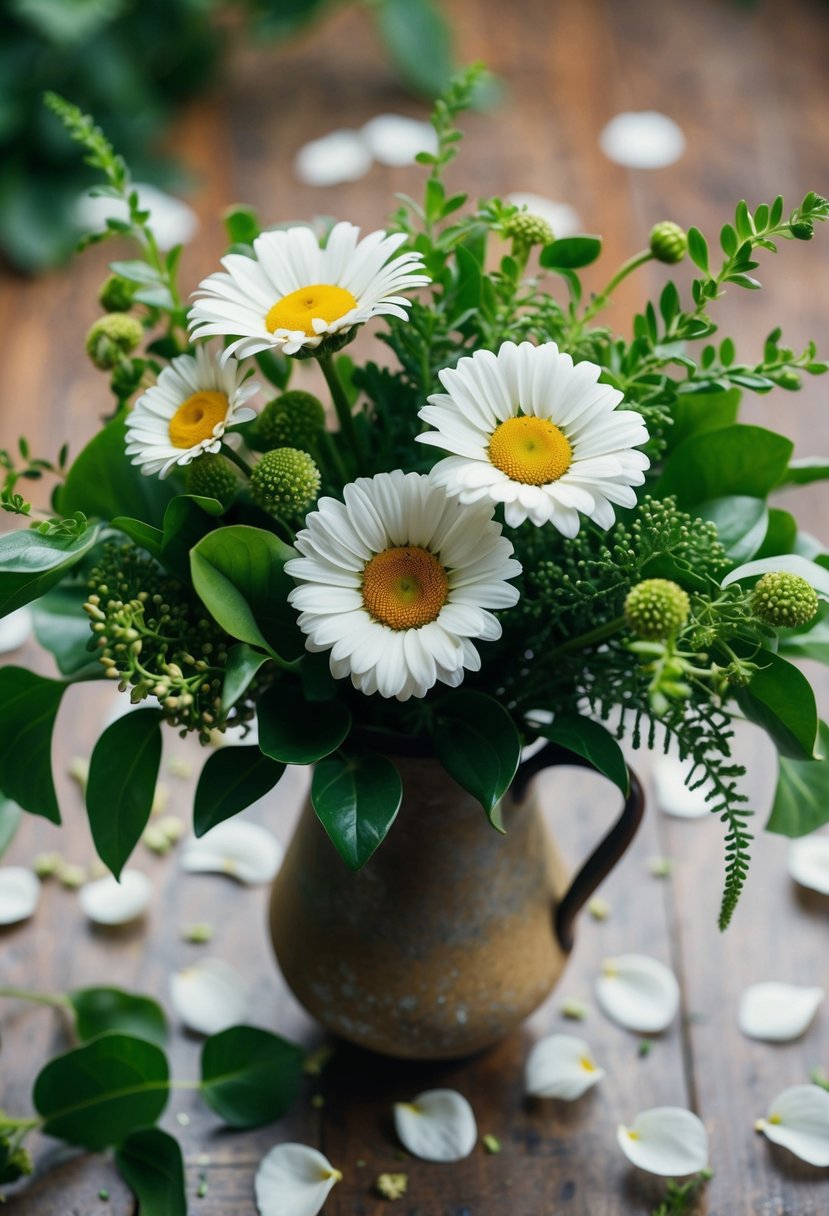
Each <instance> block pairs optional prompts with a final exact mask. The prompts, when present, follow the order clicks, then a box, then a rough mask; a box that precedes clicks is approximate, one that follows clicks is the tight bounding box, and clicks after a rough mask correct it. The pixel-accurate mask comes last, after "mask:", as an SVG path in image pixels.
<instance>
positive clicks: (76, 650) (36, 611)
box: [32, 584, 104, 682]
mask: <svg viewBox="0 0 829 1216" xmlns="http://www.w3.org/2000/svg"><path fill="white" fill-rule="evenodd" d="M88 595H89V591H88V589H87V588H86V587H84V586H82V585H73V584H70V585H68V586H59V587H53V588H52V590H51V591H49V592H47V593H46V595H44V596H43V597H42V598H41V599H39V600H37V601H36V603H34V604H33V605H32V616H33V620H34V629H35V637H36V638H37V640H38V642H39V643H40V645H41V646H42V647H43V649H44V650H48V651H49V652H50V654H52V655H53V656H54V659H55V662H56V663H57V665H58V670H59V671H60V673H61V675H64V676H69V677H70V678H71V679H72V680H73V682H77V681H79V680H98V679H102V678H103V675H104V669H103V667H102V666H101V664H100V662H99V661H98V654H99V653H100V651H99V650H98V648H97V647H96V646H95V645H94V641H95V635H94V634H93V632H92V630H91V629H90V627H89V617H88V616H87V615H86V613H85V612H84V610H83V605H84V603H85V601H86V598H87V596H88Z"/></svg>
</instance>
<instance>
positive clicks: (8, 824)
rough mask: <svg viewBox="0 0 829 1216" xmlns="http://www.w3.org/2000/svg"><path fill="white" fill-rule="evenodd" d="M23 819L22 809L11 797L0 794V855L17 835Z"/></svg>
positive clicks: (0, 855)
mask: <svg viewBox="0 0 829 1216" xmlns="http://www.w3.org/2000/svg"><path fill="white" fill-rule="evenodd" d="M22 819H23V811H22V810H21V808H20V807H19V806H18V805H17V803H16V802H12V800H11V798H6V797H5V796H4V795H3V794H0V857H2V856H3V854H4V853H5V851H6V849H7V848H8V847H9V845H10V844H11V842H12V841H13V840H14V838H15V836H16V835H17V829H18V828H19V827H20V823H21V821H22Z"/></svg>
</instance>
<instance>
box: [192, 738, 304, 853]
mask: <svg viewBox="0 0 829 1216" xmlns="http://www.w3.org/2000/svg"><path fill="white" fill-rule="evenodd" d="M284 772H285V765H284V764H279V763H278V762H277V761H276V760H271V759H270V758H269V757H268V756H263V755H262V753H261V751H260V750H259V748H258V747H256V746H251V747H220V748H219V749H218V751H215V752H213V754H212V755H211V756H208V758H207V760H206V762H205V765H204V768H203V769H202V771H201V776H200V777H199V784H198V785H197V787H196V798H195V802H194V805H193V831H194V832H195V834H196V836H203V835H204V834H205V832H208V831H210V829H211V828H213V827H215V826H216V824H217V823H222V822H224V820H225V819H230V817H231V816H232V815H238V813H239V812H240V811H243V810H244V809H245V807H247V806H250V805H251V804H252V803H254V802H257V801H258V800H259V799H260V798H264V796H265V794H267V793H269V792H270V791H271V790H272V789H273V787H274V786H275V785H276V783H277V781H279V779H280V777H281V776H282V774H283V773H284Z"/></svg>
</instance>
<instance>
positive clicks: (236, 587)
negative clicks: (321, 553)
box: [190, 525, 305, 662]
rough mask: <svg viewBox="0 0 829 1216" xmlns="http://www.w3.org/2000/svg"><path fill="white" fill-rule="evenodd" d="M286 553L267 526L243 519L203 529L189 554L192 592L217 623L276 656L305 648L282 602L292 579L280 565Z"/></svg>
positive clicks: (286, 657) (287, 657)
mask: <svg viewBox="0 0 829 1216" xmlns="http://www.w3.org/2000/svg"><path fill="white" fill-rule="evenodd" d="M291 557H296V553H295V551H294V550H293V549H292V548H291V547H290V546H289V545H286V544H283V542H282V541H281V540H279V539H278V537H276V536H274V535H273V533H272V532H266V531H265V530H264V529H262V528H251V527H248V526H246V525H234V526H231V527H227V528H219V529H218V530H217V531H215V532H210V533H208V535H207V536H205V537H204V538H203V539H202V540H200V541H199V543H198V544H197V545H196V546H195V548H194V549H193V550H192V552H191V554H190V569H191V573H192V576H193V586H194V587H195V589H196V594H197V595H198V596H199V598H200V599H201V600H202V602H203V604H204V605H205V607H206V608H207V610H208V611H209V612H210V614H211V616H212V617H213V618H214V619H215V620H216V621H217V622H218V624H219V625H221V627H222V629H224V630H225V631H226V632H227V633H229V634H230V635H231V637H234V638H238V640H239V641H240V642H247V643H248V645H249V646H258V647H260V648H261V649H263V650H267V651H268V653H269V654H270V655H271V656H273V657H274V658H277V659H279V660H280V661H282V662H293V661H294V660H296V659H297V658H299V656H300V655H301V654H302V653H303V652H304V649H305V645H304V639H303V637H302V634H301V633H300V631H299V628H298V626H297V623H296V613H295V612H294V611H293V609H292V608H291V606H290V604H289V603H288V593H289V591H290V590H291V588H292V587H293V585H294V584H293V581H292V580H291V579H289V578H288V576H287V574H286V573H285V571H284V569H283V567H284V565H285V562H286V561H288V559H289V558H291Z"/></svg>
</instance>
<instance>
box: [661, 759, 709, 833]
mask: <svg viewBox="0 0 829 1216" xmlns="http://www.w3.org/2000/svg"><path fill="white" fill-rule="evenodd" d="M692 766H693V761H690V762H689V761H687V760H677V759H676V757H674V756H660V757H659V759H658V760H654V762H653V768H652V773H653V784H654V792H655V794H656V805H657V806H658V807H659V809H660V811H664V813H665V814H666V815H674V816H676V818H677V819H702V817H703V816H704V815H709V814H710V813H711V803H710V802H706V801H705V795H706V794H707V793H708V792H709V790H708V786H707V785H701V786H700V787H699V789H695V790H689V789H688V786H687V785H686V784H685V778H686V776H687V775H688V773H689V772H690V770H691V768H692Z"/></svg>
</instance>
